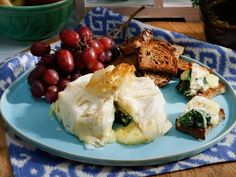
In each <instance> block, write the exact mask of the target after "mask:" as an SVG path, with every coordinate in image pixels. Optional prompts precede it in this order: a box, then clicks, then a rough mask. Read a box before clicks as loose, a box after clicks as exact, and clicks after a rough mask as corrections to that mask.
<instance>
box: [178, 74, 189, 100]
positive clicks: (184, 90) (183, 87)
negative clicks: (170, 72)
mask: <svg viewBox="0 0 236 177" xmlns="http://www.w3.org/2000/svg"><path fill="white" fill-rule="evenodd" d="M190 82H191V70H187V71H184V72H183V73H182V74H181V77H180V82H179V84H178V85H177V86H176V89H177V90H178V91H179V92H180V93H181V94H183V95H184V96H190V93H191V89H190Z"/></svg>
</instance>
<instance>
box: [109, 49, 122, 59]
mask: <svg viewBox="0 0 236 177" xmlns="http://www.w3.org/2000/svg"><path fill="white" fill-rule="evenodd" d="M110 50H111V52H112V57H111V58H112V59H115V58H117V57H119V56H120V54H121V52H120V48H119V47H113V48H111V49H110Z"/></svg>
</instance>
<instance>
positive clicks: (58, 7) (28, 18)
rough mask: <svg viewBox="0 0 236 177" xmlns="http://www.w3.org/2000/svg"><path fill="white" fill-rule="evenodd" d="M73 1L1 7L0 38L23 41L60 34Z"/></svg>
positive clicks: (65, 0)
mask: <svg viewBox="0 0 236 177" xmlns="http://www.w3.org/2000/svg"><path fill="white" fill-rule="evenodd" d="M72 4H73V0H62V1H59V2H56V3H52V4H47V5H37V6H0V36H4V37H6V38H11V39H16V40H21V41H36V40H42V39H46V38H49V37H51V36H54V35H56V34H58V33H59V32H60V30H61V29H62V28H63V27H64V25H65V23H66V22H67V20H68V18H69V16H70V14H71V11H72Z"/></svg>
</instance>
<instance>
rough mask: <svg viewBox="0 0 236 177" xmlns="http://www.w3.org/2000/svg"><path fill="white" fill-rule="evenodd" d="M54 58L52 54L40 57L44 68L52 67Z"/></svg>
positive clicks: (54, 61)
mask: <svg viewBox="0 0 236 177" xmlns="http://www.w3.org/2000/svg"><path fill="white" fill-rule="evenodd" d="M54 57H55V56H54V54H49V55H45V56H42V57H41V62H42V63H43V64H44V65H46V66H54V65H55V64H56V60H55V58H54Z"/></svg>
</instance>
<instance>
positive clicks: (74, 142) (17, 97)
mask: <svg viewBox="0 0 236 177" xmlns="http://www.w3.org/2000/svg"><path fill="white" fill-rule="evenodd" d="M183 58H184V59H186V60H187V61H193V60H191V59H190V58H187V57H183ZM194 62H196V61H194ZM215 74H216V75H217V76H218V77H219V78H220V81H221V82H223V83H224V84H225V85H226V93H225V94H223V95H220V96H217V97H215V98H214V100H215V101H216V102H217V103H219V104H220V106H221V107H222V108H223V109H224V110H225V115H226V119H225V120H224V121H222V122H221V123H220V124H219V125H218V126H217V127H216V128H214V129H213V130H212V131H211V132H210V133H209V134H208V136H207V138H206V140H204V141H198V140H196V139H195V138H193V137H191V136H189V135H187V134H184V133H181V132H179V131H177V130H176V129H175V126H174V123H175V119H176V117H177V116H179V115H180V114H181V112H182V111H183V109H184V107H185V105H186V103H187V101H188V100H187V99H186V98H185V97H184V96H182V95H180V94H179V93H177V92H176V89H175V86H176V85H177V83H178V80H173V81H171V82H170V83H169V84H168V85H167V86H166V87H165V88H163V89H161V91H162V93H163V94H164V97H165V99H166V102H167V104H166V105H165V110H166V113H167V116H168V118H169V120H170V121H171V122H172V124H173V128H172V129H171V130H170V131H169V132H168V133H167V134H166V135H164V136H162V137H160V138H157V139H156V140H155V141H153V142H151V143H149V144H142V145H136V146H125V145H121V144H117V143H114V144H108V145H106V146H105V147H103V148H100V149H96V150H87V149H85V148H84V145H83V143H81V142H80V141H79V140H78V139H77V138H76V137H75V136H73V135H71V134H69V133H67V132H66V131H65V130H64V128H63V127H62V125H61V124H60V123H59V122H58V121H57V120H56V119H55V117H53V116H52V115H50V105H49V104H47V103H45V102H44V101H43V100H41V99H39V100H37V99H34V98H33V97H32V96H31V93H30V88H29V85H28V84H27V79H26V78H27V76H28V73H26V74H24V75H23V76H22V77H20V78H19V79H18V80H17V81H16V82H14V83H13V84H12V85H11V86H10V87H9V88H8V89H7V90H6V91H5V92H4V94H3V95H2V99H1V112H2V116H3V118H4V120H5V122H6V123H7V124H8V125H9V126H10V127H11V128H12V129H14V130H15V131H16V133H17V134H18V135H19V136H20V137H21V138H23V139H25V140H27V141H28V142H29V143H31V144H33V145H35V146H36V147H38V148H40V149H43V150H45V151H47V152H50V153H53V154H56V155H58V156H62V157H65V158H68V159H72V160H75V161H80V162H86V163H91V164H100V165H119V166H141V165H142V166H143V165H153V164H160V163H166V162H171V161H176V160H180V159H183V158H186V157H190V156H193V155H195V154H198V153H200V152H202V151H204V150H206V149H208V148H210V147H211V146H213V145H214V144H216V143H217V142H218V141H220V140H221V139H223V138H224V137H225V135H226V134H227V133H229V131H230V130H231V129H232V128H233V127H234V125H235V122H236V121H235V119H236V110H235V109H234V106H235V103H236V98H235V95H234V92H233V89H232V88H231V87H230V86H229V84H228V83H227V82H226V81H225V80H224V79H223V78H222V77H221V76H220V75H218V74H217V73H215Z"/></svg>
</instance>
